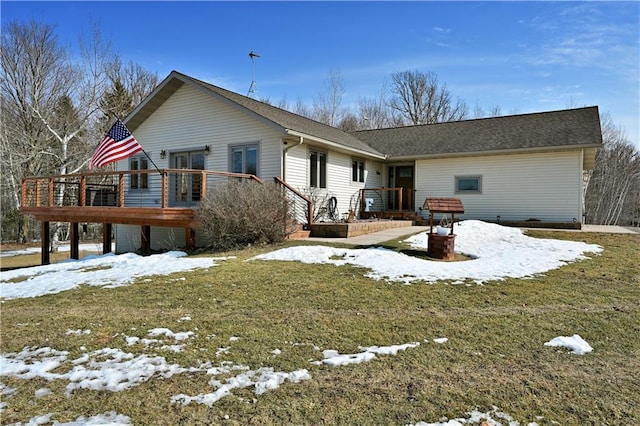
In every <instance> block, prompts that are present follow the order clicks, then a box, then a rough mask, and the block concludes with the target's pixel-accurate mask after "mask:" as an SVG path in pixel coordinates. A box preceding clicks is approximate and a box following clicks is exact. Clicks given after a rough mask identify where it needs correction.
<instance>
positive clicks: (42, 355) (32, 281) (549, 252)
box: [0, 221, 602, 426]
mask: <svg viewBox="0 0 640 426" xmlns="http://www.w3.org/2000/svg"><path fill="white" fill-rule="evenodd" d="M456 234H457V238H456V248H457V250H458V252H461V253H464V254H467V255H469V256H471V257H472V258H473V259H472V260H468V261H462V262H435V261H428V260H423V259H419V258H413V257H410V256H407V255H404V254H401V253H397V252H394V251H391V250H385V249H381V248H377V249H363V250H353V249H352V250H350V249H336V248H332V247H326V246H316V247H314V246H300V247H291V248H288V249H283V250H277V251H274V252H271V253H267V254H264V255H261V256H257V257H254V258H253V259H256V260H257V259H265V260H272V259H273V260H294V261H300V262H305V263H332V264H336V265H343V264H352V265H357V266H361V267H364V268H367V269H369V272H367V276H370V277H372V278H374V279H389V280H394V281H401V282H405V283H411V282H413V281H415V280H424V281H428V282H434V281H437V280H440V279H442V280H453V281H464V280H468V279H469V280H473V281H476V282H478V283H482V282H485V281H489V280H500V279H504V278H506V277H529V276H532V275H535V274H540V273H543V272H546V271H548V270H550V269H554V268H558V267H560V266H562V265H564V264H566V263H569V262H572V261H576V260H579V259H585V256H584V253H587V252H590V253H599V252H600V251H602V248H601V247H599V246H597V245H593V244H585V243H579V242H572V241H557V240H543V239H535V238H530V237H527V236H525V235H524V234H523V233H522V232H521V231H520V230H517V229H514V228H506V227H502V226H499V225H491V224H487V223H483V222H479V221H465V222H461V223H460V224H457V225H456ZM407 242H408V243H409V244H411V246H412V247H413V248H416V249H425V248H426V234H424V233H423V234H419V235H417V236H414V237H412V238H409V239H408V240H407ZM216 260H224V259H219V258H186V257H185V253H182V252H170V253H164V254H158V255H152V256H148V257H144V258H141V257H140V256H137V255H135V254H123V255H117V256H116V255H113V254H107V255H103V256H88V257H86V258H85V259H83V260H80V261H74V260H71V261H68V262H62V263H58V264H54V265H46V266H38V267H33V268H24V269H20V270H14V271H7V272H2V274H1V275H0V296H1V297H2V298H4V299H14V298H21V297H35V296H39V295H43V294H50V293H56V292H59V291H63V290H68V289H73V288H76V287H78V286H79V285H81V284H86V285H96V286H103V287H116V286H121V285H126V284H129V283H131V282H132V281H133V280H134V279H135V278H137V277H142V276H147V275H151V274H154V275H161V274H169V273H172V272H177V271H185V270H191V269H195V268H209V267H211V266H215V261H216ZM20 279H22V281H18V280H20ZM12 281H13V282H12ZM190 320H191V317H189V316H184V317H182V318H180V319H179V320H178V322H182V321H190ZM90 333H91V331H90V330H88V329H86V330H85V329H78V330H67V331H66V332H65V334H66V335H68V336H69V337H70V338H73V336H79V335H86V334H90ZM147 333H148V334H147V336H148V337H153V338H148V337H139V336H127V335H126V334H124V333H122V334H121V336H122V338H123V339H124V342H126V344H127V345H128V346H134V345H135V348H133V349H136V350H137V352H138V353H131V352H125V351H122V350H120V349H114V348H103V349H99V350H96V351H93V352H86V353H84V354H83V355H81V356H80V357H78V358H75V359H69V355H70V354H69V353H68V352H65V351H58V350H56V349H53V348H50V347H41V348H38V347H25V348H23V350H22V351H21V352H18V353H4V354H0V376H13V377H17V378H20V379H24V380H30V379H34V378H43V379H45V380H48V381H51V380H65V381H67V382H68V384H67V386H66V395H67V397H73V392H74V391H75V390H76V389H89V390H94V391H112V392H119V391H123V390H125V389H130V388H132V387H134V386H137V385H139V384H141V383H143V382H146V381H148V380H152V379H154V378H158V377H160V378H168V377H171V376H173V375H175V374H189V373H194V372H202V371H205V372H206V374H207V375H208V376H211V378H210V379H209V381H208V383H209V385H210V386H211V387H212V392H211V393H202V394H198V395H194V396H190V395H186V394H180V395H175V396H173V397H172V398H171V402H173V403H180V404H184V405H187V404H190V403H192V402H195V403H200V404H206V405H209V406H212V405H213V404H214V403H215V402H216V401H218V400H219V399H220V398H223V397H228V396H232V395H233V393H232V391H233V390H234V389H238V388H247V387H252V388H253V390H254V393H255V394H256V395H261V394H262V393H264V392H266V391H268V390H272V389H276V388H278V387H279V386H280V385H281V384H282V383H284V382H285V381H289V382H291V383H300V382H302V381H305V380H309V379H310V378H311V374H310V373H309V371H308V370H307V369H306V368H300V369H297V370H294V371H291V372H281V371H274V370H273V368H271V367H268V366H266V367H265V366H261V367H260V368H257V369H252V368H251V367H250V366H247V365H236V364H234V363H232V362H229V361H223V362H221V363H219V364H218V365H217V366H214V365H213V363H212V362H211V361H209V362H206V363H203V364H201V365H199V366H191V367H183V366H180V365H177V364H171V363H168V362H167V361H166V359H165V358H164V357H162V356H159V355H157V353H156V352H157V351H163V350H164V351H181V350H182V348H183V346H185V345H189V344H191V343H190V339H191V338H192V337H194V336H195V334H194V333H193V332H191V331H180V332H174V331H172V330H170V329H168V328H165V327H157V328H153V329H150V330H148V331H147ZM209 337H210V336H207V339H208V338H209ZM238 339H239V338H238V337H236V336H233V337H232V338H230V339H229V341H230V343H231V345H230V346H228V347H224V348H220V350H219V351H218V352H220V353H226V354H230V355H231V356H232V355H233V343H234V342H236V341H237V340H238ZM167 340H169V341H167ZM432 340H433V341H434V342H436V343H444V342H446V341H447V339H446V338H435V339H432ZM425 342H428V339H425ZM176 343H179V344H176ZM285 343H286V342H285ZM418 345H419V343H417V342H414V343H407V344H404V345H391V346H382V347H379V346H368V347H359V350H360V351H361V352H358V353H353V354H340V353H339V352H338V351H335V350H325V351H323V352H322V355H323V359H322V360H321V361H310V365H311V366H312V367H311V368H316V367H320V368H322V366H332V367H339V366H344V365H349V364H353V363H358V362H365V361H371V360H373V359H375V358H376V357H377V356H380V355H396V354H397V353H398V352H399V351H404V350H406V349H409V348H415V347H417V346H418ZM545 345H547V346H556V345H560V346H565V347H568V348H569V349H571V350H572V351H573V352H575V353H586V352H589V351H590V350H591V347H590V346H589V344H588V343H586V342H585V341H584V340H582V339H581V338H580V337H579V336H578V335H574V336H572V337H564V336H561V337H558V338H555V339H553V340H551V341H549V342H547V343H545ZM314 349H315V350H318V351H321V349H320V348H319V347H315V346H314ZM146 351H152V353H145V352H146ZM140 352H142V353H140ZM281 353H282V350H281V349H275V350H273V351H272V352H271V353H270V354H271V355H273V356H277V355H280V354H281ZM216 355H218V354H216ZM219 376H221V377H219ZM222 377H224V378H222ZM223 381H224V382H223ZM16 392H17V391H16V390H15V389H9V388H7V387H6V386H4V385H2V384H1V383H0V394H2V395H3V396H4V397H5V398H8V399H9V401H10V398H11V395H12V394H15V393H16ZM49 392H50V390H49V389H48V388H45V387H43V388H41V389H39V390H38V391H37V392H36V394H35V395H33V397H34V398H36V399H38V398H48V397H50V393H49ZM9 404H10V402H6V401H3V402H2V403H1V404H0V412H1V411H2V410H5V409H6V408H7V406H8V405H9ZM468 414H469V417H468V418H460V419H452V420H449V419H441V420H440V422H439V423H432V424H434V425H443V426H445V425H446V426H453V425H463V424H471V423H476V424H477V423H479V422H480V421H482V420H486V421H487V423H488V424H490V425H497V424H501V423H500V422H502V421H505V420H506V421H507V422H508V424H509V425H515V424H519V423H518V422H514V421H513V420H512V419H511V418H510V417H509V416H508V415H506V414H504V413H503V412H500V411H498V409H497V408H496V409H494V410H493V411H491V412H489V413H481V412H478V411H473V412H470V413H468ZM52 416H53V414H44V415H42V416H39V417H35V418H33V419H31V421H30V422H29V424H33V425H38V424H49V423H51V421H52V420H51V419H52ZM494 418H496V419H499V421H498V420H494ZM104 423H109V424H129V423H130V419H129V417H127V416H124V415H121V414H117V413H115V412H109V413H104V414H100V415H97V416H93V417H86V418H85V417H79V418H78V419H77V420H76V421H75V422H72V423H65V424H67V425H76V424H77V425H80V424H104ZM54 424H60V423H56V422H54ZM418 424H420V425H425V424H429V423H418ZM505 424H506V423H505ZM529 425H531V426H533V425H535V423H529Z"/></svg>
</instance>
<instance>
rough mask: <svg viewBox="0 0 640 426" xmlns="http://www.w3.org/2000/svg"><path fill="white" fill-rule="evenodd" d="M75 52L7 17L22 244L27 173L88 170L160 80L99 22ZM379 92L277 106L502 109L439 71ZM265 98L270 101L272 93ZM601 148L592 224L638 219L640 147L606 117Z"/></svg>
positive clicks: (16, 217) (10, 211) (364, 124)
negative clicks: (482, 103) (116, 123)
mask: <svg viewBox="0 0 640 426" xmlns="http://www.w3.org/2000/svg"><path fill="white" fill-rule="evenodd" d="M76 47H77V51H78V52H79V54H77V55H72V53H71V51H70V50H69V49H68V48H65V47H64V46H63V45H62V44H61V42H60V41H59V39H58V37H57V35H56V32H55V28H54V27H53V26H51V25H48V24H46V23H42V22H38V21H30V22H27V23H21V22H8V23H6V24H3V27H2V44H1V46H0V51H1V56H0V60H1V76H0V107H1V109H2V115H1V120H2V122H1V126H0V149H1V154H2V155H1V156H0V167H1V170H2V182H1V191H2V200H1V204H0V208H1V209H2V229H1V231H2V239H3V240H4V241H7V240H20V241H24V240H25V239H27V237H28V232H27V231H28V228H29V226H27V222H25V220H24V218H22V217H21V215H20V214H19V208H20V183H21V180H22V179H23V178H24V177H30V176H44V175H53V174H68V173H75V172H79V171H82V170H85V169H86V167H87V164H88V161H89V158H90V157H91V154H92V152H93V150H94V149H95V146H96V145H97V143H98V142H99V141H100V140H101V139H102V136H103V135H104V133H105V132H106V131H107V130H108V128H109V126H110V125H111V124H112V123H113V117H114V116H119V117H122V118H124V117H126V116H127V115H128V114H129V113H130V112H131V111H132V110H133V109H134V108H135V107H136V106H137V105H138V104H139V103H140V102H141V101H142V100H143V99H144V98H145V97H146V96H147V95H148V94H149V93H151V92H152V91H153V89H154V88H155V87H156V86H157V84H158V82H159V78H158V75H157V74H156V73H154V72H151V71H149V70H146V69H144V68H143V67H142V66H141V65H139V64H137V63H135V62H128V63H124V62H123V61H122V60H121V58H120V57H119V55H118V54H117V53H116V52H115V51H114V49H113V48H112V46H111V43H110V41H109V40H107V39H106V38H105V37H104V36H103V35H102V33H101V31H100V28H99V26H97V25H92V26H91V28H90V31H89V32H88V33H86V34H82V35H80V37H79V39H78V43H77V46H76ZM390 77H391V78H390V82H389V83H383V85H382V88H381V90H380V92H379V93H378V94H377V95H376V96H373V97H369V98H362V99H360V100H359V101H358V103H357V106H356V107H355V108H351V109H349V108H345V107H343V105H342V99H343V96H344V94H345V87H344V82H343V80H342V77H341V75H340V72H339V71H337V70H332V71H331V72H330V73H329V75H328V77H327V79H326V81H325V83H324V87H323V88H322V90H321V91H320V92H319V94H318V95H317V96H316V97H314V99H313V102H312V104H311V105H308V104H305V103H303V102H302V101H298V102H297V103H296V104H295V105H288V104H287V102H286V100H284V101H280V102H279V103H278V104H276V105H275V106H278V107H281V108H284V109H287V110H290V111H292V112H295V113H297V114H300V115H303V116H306V117H309V118H312V119H314V120H317V121H320V122H323V123H326V124H328V125H331V126H334V127H337V128H340V129H342V130H345V131H353V130H362V129H378V128H385V127H397V126H405V125H421V124H432V123H439V122H446V121H457V120H463V119H468V118H479V117H487V116H497V115H501V109H500V107H499V106H493V107H491V108H490V109H489V110H487V111H485V110H484V109H482V108H481V107H479V106H476V107H475V108H474V109H473V111H471V108H469V106H468V105H467V104H466V103H465V102H464V101H463V100H461V99H460V98H456V97H454V95H453V94H452V93H451V92H450V90H449V89H448V87H447V85H446V83H442V82H441V81H440V80H439V78H438V76H437V75H436V74H435V73H433V72H422V71H418V70H415V71H401V72H396V73H393V74H391V76H390ZM263 101H264V102H267V103H271V102H270V100H269V99H263ZM601 120H602V130H603V140H604V146H603V148H602V149H600V150H599V152H598V155H597V161H596V167H595V169H594V170H593V171H592V172H591V173H590V174H589V175H587V176H586V177H585V203H586V205H585V211H586V212H587V216H586V219H587V221H588V222H589V223H603V224H635V225H638V223H637V222H638V221H639V220H640V219H639V216H640V154H639V152H638V149H637V148H635V147H634V146H633V145H632V144H631V143H630V142H629V140H628V139H627V138H626V136H625V134H624V130H623V129H622V128H620V127H618V126H616V125H615V124H614V122H613V120H612V119H611V117H610V116H609V115H608V114H603V117H602V118H601Z"/></svg>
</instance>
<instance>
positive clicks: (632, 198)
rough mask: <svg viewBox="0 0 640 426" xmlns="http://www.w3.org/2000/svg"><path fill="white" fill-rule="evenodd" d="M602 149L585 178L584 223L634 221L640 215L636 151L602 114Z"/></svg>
mask: <svg viewBox="0 0 640 426" xmlns="http://www.w3.org/2000/svg"><path fill="white" fill-rule="evenodd" d="M601 126H602V142H603V147H602V149H600V150H599V151H598V153H597V155H596V165H595V168H594V170H593V171H592V172H591V174H590V175H588V176H587V178H586V181H587V185H586V192H585V212H586V215H587V218H586V219H587V222H589V223H594V224H602V225H626V224H634V223H636V224H637V222H638V220H639V218H638V214H639V213H640V152H639V151H638V149H637V148H636V147H634V146H633V145H632V144H631V143H630V142H629V141H628V139H627V138H626V136H625V133H624V130H623V129H622V128H621V127H619V126H616V125H615V124H614V123H613V120H612V119H611V116H610V115H609V114H602V116H601Z"/></svg>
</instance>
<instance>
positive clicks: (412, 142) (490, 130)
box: [351, 106, 602, 158]
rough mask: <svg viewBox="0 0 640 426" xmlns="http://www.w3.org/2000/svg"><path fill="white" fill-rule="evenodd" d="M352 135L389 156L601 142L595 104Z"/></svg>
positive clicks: (365, 131) (496, 150) (552, 146)
mask: <svg viewBox="0 0 640 426" xmlns="http://www.w3.org/2000/svg"><path fill="white" fill-rule="evenodd" d="M351 134H352V135H354V136H355V137H357V138H358V139H361V140H362V141H364V142H366V143H368V144H369V145H371V146H372V147H373V148H375V149H376V150H378V151H380V152H384V153H385V154H387V155H388V156H389V157H391V158H393V157H421V156H424V157H426V156H443V155H454V154H465V153H469V154H471V153H483V152H486V153H489V152H500V151H512V150H545V149H558V148H565V147H576V148H577V147H593V146H599V145H601V144H602V133H601V130H600V118H599V114H598V107H596V106H593V107H585V108H577V109H568V110H561V111H549V112H540V113H532V114H521V115H510V116H504V117H493V118H483V119H476V120H465V121H455V122H447V123H438V124H426V125H421V126H407V127H396V128H391V129H380V130H364V131H358V132H352V133H351Z"/></svg>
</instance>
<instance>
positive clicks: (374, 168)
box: [285, 144, 383, 217]
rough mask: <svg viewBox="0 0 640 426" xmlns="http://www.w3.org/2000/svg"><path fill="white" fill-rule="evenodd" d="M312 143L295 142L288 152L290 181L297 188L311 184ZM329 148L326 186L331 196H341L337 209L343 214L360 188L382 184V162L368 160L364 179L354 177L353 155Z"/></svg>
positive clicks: (357, 196)
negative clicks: (360, 180)
mask: <svg viewBox="0 0 640 426" xmlns="http://www.w3.org/2000/svg"><path fill="white" fill-rule="evenodd" d="M313 149H314V148H313V147H309V146H305V144H302V145H299V146H295V147H293V148H292V149H290V150H289V151H288V152H287V159H286V165H287V171H286V176H285V177H286V180H287V182H288V183H289V184H290V185H292V186H293V187H295V188H296V189H298V190H300V191H302V192H305V191H307V190H308V188H309V174H310V170H309V169H310V162H309V153H310V151H311V150H313ZM326 152H327V188H326V189H322V191H326V194H327V195H328V196H332V197H336V198H337V200H338V211H339V213H340V216H341V217H342V216H343V215H344V214H346V213H348V212H349V209H351V208H353V207H355V206H357V203H358V202H359V197H360V189H362V188H365V187H368V188H379V187H381V186H382V170H383V166H382V163H380V162H377V161H372V160H363V161H364V162H365V173H364V178H365V179H364V180H365V181H364V182H353V181H352V180H351V177H352V176H351V172H352V169H351V165H352V160H353V157H352V156H351V155H348V154H343V153H341V152H336V151H326Z"/></svg>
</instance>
